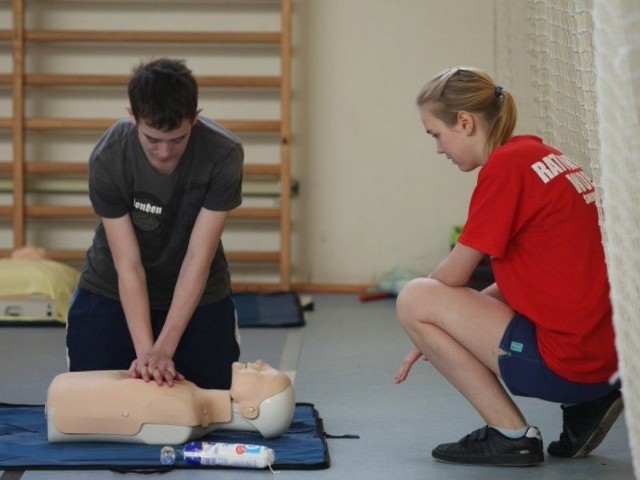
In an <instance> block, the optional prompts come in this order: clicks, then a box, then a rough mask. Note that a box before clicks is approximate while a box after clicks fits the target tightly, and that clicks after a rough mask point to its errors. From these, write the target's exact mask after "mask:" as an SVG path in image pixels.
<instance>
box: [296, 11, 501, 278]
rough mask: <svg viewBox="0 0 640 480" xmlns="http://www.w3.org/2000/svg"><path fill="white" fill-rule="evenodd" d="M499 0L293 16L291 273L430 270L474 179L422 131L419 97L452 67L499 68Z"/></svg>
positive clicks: (370, 274)
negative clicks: (295, 187)
mask: <svg viewBox="0 0 640 480" xmlns="http://www.w3.org/2000/svg"><path fill="white" fill-rule="evenodd" d="M492 5H493V2H489V1H485V0H455V1H450V0H394V1H390V0H304V1H297V2H296V3H295V18H294V43H295V49H294V59H295V69H294V89H295V94H294V107H293V108H294V115H293V119H294V150H293V158H294V175H295V176H296V177H297V178H298V179H299V180H300V182H301V192H300V195H299V197H298V198H297V199H296V200H295V211H294V232H295V238H294V242H295V243H294V248H295V251H294V267H293V268H294V270H293V271H294V276H295V279H296V280H297V281H305V282H312V283H320V284H323V283H341V284H352V283H355V284H362V283H375V282H376V281H377V280H378V279H379V277H380V276H381V275H382V274H384V273H385V272H387V271H388V270H390V269H392V268H394V267H404V268H411V269H413V270H416V271H418V272H421V273H428V272H429V271H430V270H431V269H432V268H433V267H434V266H435V265H436V263H437V262H438V261H439V259H441V258H442V257H443V256H444V255H446V253H447V251H448V248H449V246H448V245H449V244H448V241H449V232H450V229H451V227H452V226H453V225H455V224H460V223H463V222H464V219H465V215H466V208H467V202H468V198H469V194H470V191H471V188H472V186H473V185H474V183H475V177H476V175H475V173H472V174H462V173H461V172H459V171H458V170H457V168H455V167H454V166H452V165H450V164H449V163H448V162H447V160H446V159H445V158H444V157H440V156H437V155H436V153H435V144H434V142H433V140H432V139H431V138H430V137H428V136H427V135H426V134H425V133H424V130H423V127H422V125H421V123H420V121H419V118H418V114H417V109H416V107H415V96H416V94H417V93H418V91H419V89H420V88H421V87H422V85H423V84H424V83H425V82H426V81H427V80H428V78H429V77H431V76H432V75H434V74H435V73H437V72H438V71H440V70H442V69H444V68H447V67H449V66H455V65H475V66H478V67H481V68H486V69H489V70H492V68H493V66H494V33H493V32H494V19H493V7H492Z"/></svg>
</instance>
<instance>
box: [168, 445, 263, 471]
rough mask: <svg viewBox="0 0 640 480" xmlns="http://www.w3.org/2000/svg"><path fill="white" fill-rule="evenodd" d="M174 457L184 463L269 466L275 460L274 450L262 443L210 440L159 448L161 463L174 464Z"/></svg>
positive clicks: (251, 466) (244, 466)
mask: <svg viewBox="0 0 640 480" xmlns="http://www.w3.org/2000/svg"><path fill="white" fill-rule="evenodd" d="M176 458H178V459H180V460H182V462H183V463H184V464H185V465H211V466H213V465H217V466H222V467H240V468H266V467H269V468H271V466H272V465H273V463H274V462H275V452H274V451H273V450H272V449H270V448H269V447H265V446H264V445H250V444H245V443H211V442H189V443H187V444H186V445H185V446H184V448H183V449H178V450H176V449H175V448H174V447H171V446H166V447H163V448H162V450H160V463H161V464H162V465H174V464H175V463H176Z"/></svg>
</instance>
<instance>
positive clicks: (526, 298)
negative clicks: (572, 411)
mask: <svg viewBox="0 0 640 480" xmlns="http://www.w3.org/2000/svg"><path fill="white" fill-rule="evenodd" d="M459 241H460V242H461V243H462V244H464V245H466V246H468V247H471V248H474V249H476V250H479V251H481V252H483V253H486V254H488V255H490V256H491V260H492V266H493V271H494V275H495V279H496V283H497V285H498V287H499V288H500V291H501V292H502V295H503V296H504V298H505V300H506V301H507V303H508V304H509V306H511V308H513V309H514V310H515V311H516V312H518V313H521V314H522V315H524V316H526V317H527V318H529V319H530V320H531V321H532V322H533V323H534V324H535V326H536V332H537V338H538V347H539V349H540V354H541V355H542V358H543V359H544V360H545V362H546V363H547V365H548V366H549V368H550V369H551V370H552V371H554V372H555V373H557V374H558V375H560V376H562V377H563V378H566V379H567V380H570V381H573V382H580V383H599V382H605V381H607V380H609V378H610V377H611V375H613V374H614V373H615V371H616V370H617V356H616V351H615V344H614V330H613V324H612V313H611V303H610V299H609V283H608V279H607V270H606V264H605V258H604V251H603V246H602V239H601V233H600V227H599V225H598V211H597V207H596V203H595V193H594V187H593V183H592V182H591V180H590V179H589V177H588V176H587V175H586V174H585V172H583V170H582V169H581V168H580V167H579V166H577V165H576V164H575V163H574V162H573V161H572V160H570V159H569V158H567V157H566V156H564V155H563V154H562V153H560V152H559V151H558V150H555V149H553V148H551V147H549V146H547V145H545V144H544V143H542V140H541V139H540V138H538V137H534V136H516V137H513V138H512V139H511V140H510V141H509V142H507V143H506V144H505V145H502V146H501V147H498V148H497V149H495V150H494V151H493V152H492V153H491V155H490V157H489V159H488V161H487V163H486V164H485V165H484V166H483V167H482V169H481V170H480V172H479V175H478V182H477V185H476V188H475V190H474V192H473V195H472V197H471V203H470V206H469V216H468V219H467V222H466V224H465V226H464V229H463V231H462V234H461V235H460V239H459Z"/></svg>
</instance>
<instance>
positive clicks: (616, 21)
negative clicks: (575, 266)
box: [495, 0, 640, 478]
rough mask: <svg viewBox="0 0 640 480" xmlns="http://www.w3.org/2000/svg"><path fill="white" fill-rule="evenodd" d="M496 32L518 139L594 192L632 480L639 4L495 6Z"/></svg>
mask: <svg viewBox="0 0 640 480" xmlns="http://www.w3.org/2000/svg"><path fill="white" fill-rule="evenodd" d="M496 32H497V36H496V37H497V38H496V53H497V62H496V69H497V72H496V75H495V76H496V78H498V79H500V81H501V82H504V84H505V87H506V88H509V87H507V85H509V86H510V87H511V88H512V89H514V90H515V96H516V100H517V101H518V103H519V104H524V106H525V108H524V110H525V111H528V112H529V113H530V112H534V115H533V120H530V119H529V120H526V121H529V122H532V123H530V124H528V125H527V130H531V129H533V132H532V133H537V134H539V135H541V136H542V137H543V138H544V139H545V140H546V141H547V142H548V143H550V144H552V145H554V146H557V147H558V148H559V149H561V150H563V151H564V153H566V154H567V155H569V156H570V157H572V158H573V159H574V160H575V161H577V162H578V163H580V164H581V165H582V166H583V167H584V168H585V169H586V170H587V171H589V172H590V173H591V175H592V177H593V179H594V181H595V183H596V191H597V193H598V206H599V209H600V223H601V226H602V231H603V237H604V246H605V253H606V257H607V264H608V270H609V279H610V283H611V298H612V302H613V308H614V325H615V328H616V342H617V343H616V346H617V349H618V354H619V357H620V371H619V374H620V377H621V379H622V383H623V395H624V399H625V419H626V424H627V429H628V432H629V442H630V446H631V451H632V454H633V462H634V470H635V472H636V478H638V477H639V475H640V382H639V381H638V378H640V358H639V357H638V356H637V355H636V354H635V353H636V352H635V349H637V348H638V347H637V345H638V344H640V318H639V317H640V213H639V209H638V207H639V204H640V202H639V197H640V0H526V1H523V2H509V0H497V2H496ZM508 82H512V84H509V83H508ZM518 92H521V93H522V96H523V97H526V96H528V97H529V98H519V95H518ZM521 100H524V101H521ZM527 102H528V103H527ZM579 234H580V232H576V235H579Z"/></svg>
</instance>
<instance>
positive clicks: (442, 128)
mask: <svg viewBox="0 0 640 480" xmlns="http://www.w3.org/2000/svg"><path fill="white" fill-rule="evenodd" d="M466 115H468V114H465V115H459V116H458V121H457V123H456V124H455V125H453V126H449V125H447V124H445V123H444V122H443V121H442V120H440V119H439V118H437V117H436V116H435V115H433V113H431V110H430V108H429V105H428V104H427V105H423V106H422V107H420V118H421V120H422V124H423V125H424V128H425V130H426V132H427V133H428V134H429V135H431V136H432V137H433V138H434V139H435V141H436V151H437V153H439V154H442V155H445V156H446V157H447V159H448V160H451V161H452V162H453V163H454V164H455V165H456V166H457V167H458V168H459V169H460V170H461V171H463V172H470V171H472V170H474V169H476V168H477V167H479V166H481V165H483V164H484V163H485V162H486V158H485V155H483V153H482V151H483V148H482V145H483V143H482V144H481V143H480V142H479V139H480V140H482V141H484V138H480V137H479V135H482V132H481V131H479V129H478V125H477V124H476V122H475V120H474V119H473V117H470V116H466Z"/></svg>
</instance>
